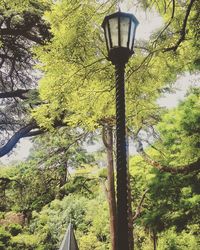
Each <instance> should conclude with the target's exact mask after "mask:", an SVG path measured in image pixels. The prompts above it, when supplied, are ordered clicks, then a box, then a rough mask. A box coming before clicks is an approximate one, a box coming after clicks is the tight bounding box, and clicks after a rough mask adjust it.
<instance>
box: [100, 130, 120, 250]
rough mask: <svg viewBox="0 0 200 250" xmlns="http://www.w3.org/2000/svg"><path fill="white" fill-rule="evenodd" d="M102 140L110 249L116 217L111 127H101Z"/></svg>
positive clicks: (114, 232) (115, 227) (114, 241)
mask: <svg viewBox="0 0 200 250" xmlns="http://www.w3.org/2000/svg"><path fill="white" fill-rule="evenodd" d="M103 142H104V145H105V147H106V153H107V161H108V165H107V170H108V175H107V182H108V188H107V189H108V193H107V197H108V204H109V214H110V235H111V245H112V248H111V249H112V250H116V249H117V245H116V241H117V220H116V219H117V217H116V199H115V182H114V161H113V131H112V127H109V126H104V127H103Z"/></svg>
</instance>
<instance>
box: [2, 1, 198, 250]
mask: <svg viewBox="0 0 200 250" xmlns="http://www.w3.org/2000/svg"><path fill="white" fill-rule="evenodd" d="M22 2H23V4H22ZM22 2H21V1H18V0H14V1H13V0H8V1H6V2H2V3H0V31H1V32H0V60H1V62H0V73H1V74H0V100H1V102H0V119H1V123H0V128H1V134H0V135H1V144H2V147H1V148H0V156H3V155H5V154H7V153H9V152H10V151H11V150H12V148H13V147H14V146H15V145H16V143H17V142H18V141H19V139H20V138H23V137H25V136H30V137H32V138H33V139H32V140H33V145H34V146H33V149H32V152H31V154H30V156H29V158H28V159H27V161H26V162H23V163H18V164H15V165H12V166H3V165H2V166H1V168H0V189H1V194H0V196H1V199H0V249H2V250H5V249H6V250H18V249H20V250H23V249H24V250H33V249H34V250H55V249H58V248H59V245H60V243H61V241H62V238H63V235H64V233H65V231H66V228H67V225H68V223H69V222H70V221H71V222H72V224H73V225H74V229H75V232H76V237H77V240H78V244H79V247H80V249H81V250H84V249H85V250H90V249H91V250H94V249H97V250H98V249H99V250H101V249H102V250H103V249H111V248H112V250H115V246H114V241H115V240H114V237H113V235H114V234H115V230H114V227H113V228H112V229H113V230H112V229H111V228H110V226H109V219H110V218H111V215H114V214H115V212H116V211H114V210H115V206H114V205H115V201H113V197H114V185H115V183H114V182H112V180H113V179H112V177H113V176H114V173H113V162H112V160H113V158H114V157H113V155H114V153H115V148H114V147H113V139H115V106H114V103H115V102H114V96H115V89H114V70H113V66H112V65H111V64H110V63H109V62H107V60H106V50H105V44H104V38H103V34H102V30H101V29H100V24H101V22H102V20H103V17H104V16H105V15H106V14H107V13H110V12H112V11H115V9H116V5H117V3H116V1H114V0H113V1H88V0H87V1H86V0H82V1H78V0H77V1H70V0H62V1H51V0H26V1H22ZM127 4H129V5H130V6H131V4H132V1H130V2H129V1H127ZM136 4H139V5H140V8H141V9H143V10H147V11H150V10H152V9H153V10H154V11H155V10H156V11H157V12H158V13H159V15H160V16H162V18H163V27H161V29H160V30H158V31H156V32H154V33H153V34H152V36H151V38H150V41H149V42H148V43H147V42H146V41H142V40H141V41H136V48H135V56H134V57H133V58H131V59H130V61H129V63H128V65H127V71H126V78H127V83H126V97H127V99H126V102H127V132H128V136H129V138H130V140H132V139H133V140H134V142H136V148H137V152H138V154H136V155H134V156H130V159H129V171H130V183H129V189H130V191H131V195H130V197H129V200H130V204H131V207H130V208H129V209H130V211H131V214H130V218H129V222H131V227H133V232H134V249H138V250H139V249H141V250H151V249H154V250H156V249H158V250H165V249H166V250H169V249H174V250H175V249H177V250H184V249H185V250H186V249H189V250H197V249H199V248H200V241H199V232H200V216H199V214H200V175H199V170H200V160H199V159H200V98H199V96H200V88H199V87H198V86H197V85H198V83H196V87H193V88H191V89H190V90H189V91H188V93H187V96H186V97H185V99H184V100H183V101H182V102H180V103H179V105H178V106H177V107H176V108H173V109H170V110H167V109H165V108H161V107H160V106H159V105H158V103H157V100H158V98H159V97H160V96H162V95H163V93H164V94H165V93H169V92H171V91H173V84H174V83H175V81H176V79H177V78H178V77H179V76H180V75H184V73H188V72H189V73H190V74H198V73H199V69H200V57H199V56H200V55H199V45H200V44H199V41H200V39H199V38H200V37H199V36H200V27H199V23H200V14H199V7H200V4H199V1H197V0H196V1H195V0H190V1H189V0H188V1H180V0H177V1H175V0H174V1H167V0H165V1H149V0H143V1H139V2H138V3H136ZM158 72H159V73H158ZM38 83H39V88H38V87H37V86H38V85H37V84H38ZM101 138H103V139H102V142H101ZM92 143H98V144H101V145H102V146H101V148H100V149H98V150H97V151H95V152H92V153H89V152H88V151H87V146H88V145H90V144H92ZM143 144H144V145H145V147H144V146H143ZM106 155H107V158H106ZM111 200H112V202H111ZM110 223H111V226H112V223H114V222H113V221H112V220H111V221H110ZM113 225H114V224H113ZM130 238H131V237H130ZM120 250H121V249H120Z"/></svg>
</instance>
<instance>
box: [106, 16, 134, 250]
mask: <svg viewBox="0 0 200 250" xmlns="http://www.w3.org/2000/svg"><path fill="white" fill-rule="evenodd" d="M137 25H138V21H137V19H136V18H135V16H133V15H132V14H128V13H124V12H120V11H119V12H116V13H114V14H111V15H109V16H106V17H105V18H104V21H103V24H102V27H103V28H104V33H105V39H106V45H107V50H108V59H109V60H110V61H111V62H112V64H114V65H115V79H116V131H117V132H116V134H117V143H116V149H117V159H116V166H117V250H132V249H129V238H128V235H129V233H128V231H129V227H128V182H127V180H128V167H127V152H126V120H125V87H124V84H125V80H124V75H125V64H126V63H127V62H128V60H129V58H130V56H131V55H132V54H133V44H134V38H135V30H136V27H137Z"/></svg>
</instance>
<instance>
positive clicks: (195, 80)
mask: <svg viewBox="0 0 200 250" xmlns="http://www.w3.org/2000/svg"><path fill="white" fill-rule="evenodd" d="M124 2H125V1H123V4H119V6H120V9H121V11H124V12H130V13H133V14H134V15H135V16H136V17H137V19H138V21H139V26H138V28H137V32H136V40H137V39H138V40H140V39H145V40H148V39H149V37H150V35H151V34H152V32H153V31H155V30H156V29H158V28H159V27H161V26H162V19H161V17H160V16H159V15H158V14H157V13H156V12H155V11H151V12H143V11H141V10H140V9H138V8H137V7H135V6H133V4H130V3H129V4H128V5H127V4H124ZM129 2H130V1H129ZM192 85H193V86H200V76H199V75H192V76H191V75H190V74H188V73H186V74H185V75H182V76H180V77H179V78H178V80H177V81H176V83H175V88H176V89H177V91H176V93H174V94H168V95H166V96H164V97H163V98H161V99H159V100H158V103H159V105H161V106H166V107H168V108H172V107H175V106H176V105H177V103H178V101H180V100H182V99H183V98H184V96H185V94H186V92H187V90H188V88H189V87H190V86H192ZM31 145H32V143H31V141H30V140H29V139H27V138H26V139H21V141H20V143H18V145H17V147H16V148H15V149H14V150H13V153H12V154H11V155H10V156H4V157H2V158H1V159H0V161H1V162H2V163H3V164H10V163H12V162H16V161H24V160H25V159H26V158H27V157H28V155H29V153H30V151H31ZM90 151H91V149H90Z"/></svg>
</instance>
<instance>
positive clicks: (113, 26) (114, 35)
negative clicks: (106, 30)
mask: <svg viewBox="0 0 200 250" xmlns="http://www.w3.org/2000/svg"><path fill="white" fill-rule="evenodd" d="M109 24H110V34H111V40H112V45H111V46H112V47H118V46H119V43H118V18H117V17H114V18H111V19H109Z"/></svg>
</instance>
